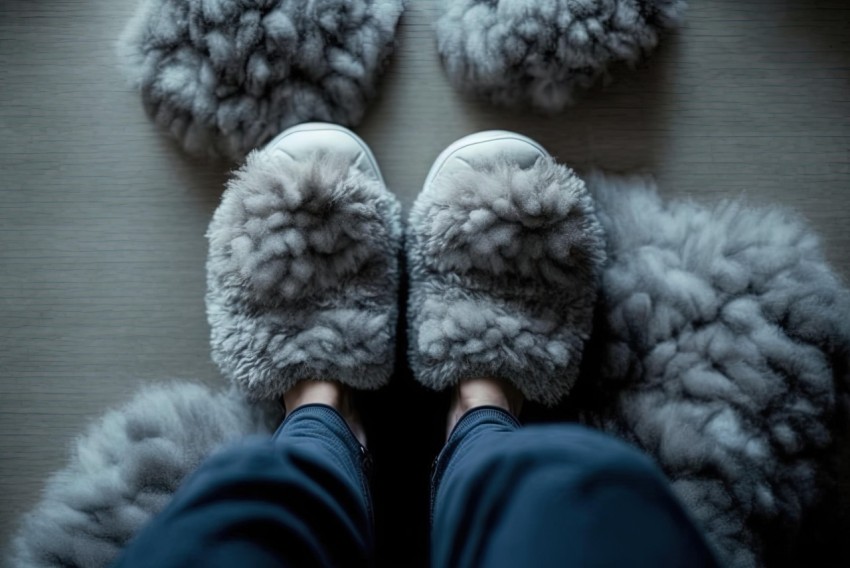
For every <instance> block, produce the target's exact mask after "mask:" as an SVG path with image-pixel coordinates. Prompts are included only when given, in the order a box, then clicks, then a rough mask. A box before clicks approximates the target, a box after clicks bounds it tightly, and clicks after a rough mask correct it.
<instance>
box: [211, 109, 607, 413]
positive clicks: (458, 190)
mask: <svg viewBox="0 0 850 568" xmlns="http://www.w3.org/2000/svg"><path fill="white" fill-rule="evenodd" d="M208 237H209V240H210V254H209V259H208V264H207V269H208V293H207V310H208V316H209V321H210V325H211V328H212V352H213V359H214V360H215V361H216V363H217V364H218V365H219V367H220V368H221V369H222V371H223V373H224V374H225V376H227V377H228V378H229V379H230V380H231V381H232V382H233V383H235V384H236V385H237V386H238V387H239V388H240V390H242V391H243V392H244V393H245V394H246V395H247V397H248V398H249V399H251V400H267V399H271V400H275V399H279V398H280V397H281V395H282V394H283V393H284V392H286V390H288V389H289V388H290V387H291V386H292V385H294V383H295V382H297V381H298V380H302V379H308V378H314V379H315V378H319V379H334V380H339V381H340V382H343V383H345V384H348V385H350V386H353V387H355V388H359V389H375V388H379V387H381V386H383V385H384V384H386V383H387V382H388V381H389V379H390V377H391V376H392V374H393V362H394V359H395V335H396V324H397V318H398V305H399V302H400V301H402V299H401V298H400V297H399V281H400V274H399V253H400V252H401V250H402V248H403V244H402V241H403V231H402V224H401V206H400V205H399V203H398V201H397V200H396V198H395V196H394V195H393V194H392V193H390V192H389V191H388V190H387V188H386V186H385V185H384V182H383V178H382V177H381V173H380V170H379V168H378V166H377V164H376V163H375V159H374V156H373V155H372V153H371V152H370V151H369V149H368V147H367V146H366V145H365V143H363V142H362V140H360V139H359V138H358V137H357V136H356V135H354V134H353V133H351V132H350V131H348V130H346V129H344V128H342V127H339V126H335V125H330V124H318V123H313V124H304V125H300V126H297V127H293V128H291V129H289V130H287V131H285V132H284V133H282V134H281V135H279V136H278V137H277V138H275V139H274V140H273V141H272V142H271V143H270V144H269V145H268V146H267V147H266V148H264V149H263V150H261V151H258V152H255V153H252V154H251V155H250V156H249V157H248V161H247V163H246V164H245V166H244V167H243V168H242V169H241V170H239V171H238V172H237V173H236V175H235V177H234V178H233V180H231V182H230V184H229V185H228V188H227V191H226V192H225V194H224V196H223V198H222V203H221V205H220V206H219V208H218V210H217V211H216V213H215V215H214V217H213V220H212V222H211V224H210V229H209V233H208ZM404 248H406V251H407V257H408V266H409V274H410V297H409V308H408V316H409V320H410V321H409V332H410V363H411V367H412V369H413V371H414V374H415V376H416V378H417V379H418V380H419V381H420V382H422V383H423V384H425V385H426V386H429V387H432V388H434V389H437V390H442V389H443V388H446V387H448V386H450V385H452V384H454V383H456V382H458V381H459V380H461V379H463V378H470V377H479V376H493V377H500V378H503V379H505V380H508V381H510V382H512V383H514V384H515V386H516V387H517V388H518V389H519V390H520V391H521V392H522V393H523V394H524V395H525V397H526V398H527V399H529V400H534V401H538V402H542V403H546V404H554V403H556V402H558V400H559V399H560V398H561V397H562V396H564V395H565V394H567V393H568V392H569V390H570V388H571V387H572V384H573V382H574V381H575V379H576V377H577V375H578V370H579V361H580V360H581V353H582V348H583V345H584V342H585V341H586V340H587V338H588V337H589V335H590V325H591V319H592V314H593V308H594V304H595V301H596V292H597V287H598V280H599V274H600V272H601V269H602V264H603V261H604V258H605V253H604V244H603V239H602V230H601V228H600V225H599V222H598V221H597V220H596V217H595V213H594V210H593V205H592V202H591V199H590V197H589V196H588V194H587V190H586V189H585V186H584V183H583V182H582V181H581V180H580V179H579V178H578V177H577V176H576V175H575V174H574V173H573V172H572V170H570V169H568V168H566V167H564V166H561V165H558V164H556V163H555V161H554V160H553V159H552V158H551V157H550V156H549V155H548V154H547V153H546V151H545V150H543V149H542V148H541V147H540V146H539V145H537V144H536V143H535V142H533V141H531V140H530V139H527V138H525V137H523V136H520V135H517V134H513V133H509V132H501V131H493V132H484V133H479V134H475V135H472V136H468V137H466V138H464V139H461V140H459V141H458V142H456V143H455V144H453V145H452V146H450V147H449V148H447V149H446V151H445V152H443V154H442V155H441V156H440V157H439V158H438V159H437V161H436V163H435V165H434V167H433V168H432V170H431V173H430V174H429V176H428V178H427V180H426V181H425V186H424V189H423V191H422V193H421V194H420V195H419V198H418V199H417V201H416V203H415V205H414V206H413V209H412V211H411V214H410V220H409V223H408V231H407V239H406V243H405V246H404Z"/></svg>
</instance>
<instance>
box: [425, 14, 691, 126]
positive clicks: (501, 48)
mask: <svg viewBox="0 0 850 568" xmlns="http://www.w3.org/2000/svg"><path fill="white" fill-rule="evenodd" d="M443 4H444V12H443V15H442V16H441V17H440V19H439V21H438V23H437V45H438V49H439V51H440V55H441V56H442V60H443V66H444V67H445V69H446V72H447V73H448V76H449V79H450V80H451V82H452V83H453V84H454V85H455V87H457V88H459V89H461V90H464V91H468V92H471V93H474V94H476V95H479V96H481V97H483V98H486V99H488V100H490V101H491V102H494V103H497V104H501V105H507V106H518V105H530V106H532V107H535V108H537V109H539V110H542V111H546V112H555V111H559V110H561V109H563V108H564V107H565V106H567V105H568V104H571V103H572V102H573V101H574V99H575V96H576V93H577V91H579V90H582V89H586V88H588V87H590V86H591V85H592V84H593V83H595V82H596V81H597V80H598V79H600V77H604V76H607V73H608V70H609V68H610V67H611V66H612V65H614V64H617V63H625V64H628V65H634V64H636V63H637V62H638V61H639V60H640V59H641V58H642V57H643V56H645V55H647V54H648V53H649V52H651V51H652V50H653V49H654V48H655V46H656V44H657V43H658V40H659V35H660V34H661V33H662V32H663V31H664V30H666V29H670V28H673V27H675V25H676V24H677V23H678V22H679V20H680V19H681V17H682V14H683V12H684V10H685V6H686V2H685V1H684V0H511V1H506V0H443Z"/></svg>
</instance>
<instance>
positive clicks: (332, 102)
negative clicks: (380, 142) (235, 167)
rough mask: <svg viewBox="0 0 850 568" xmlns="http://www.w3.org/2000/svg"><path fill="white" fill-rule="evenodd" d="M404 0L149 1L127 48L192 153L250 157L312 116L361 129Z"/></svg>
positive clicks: (124, 53)
mask: <svg viewBox="0 0 850 568" xmlns="http://www.w3.org/2000/svg"><path fill="white" fill-rule="evenodd" d="M403 4H404V0H140V3H139V6H138V9H137V11H136V13H135V15H134V16H133V18H132V19H131V20H130V22H129V23H128V25H127V27H126V29H125V30H124V32H123V34H122V36H121V38H120V40H119V45H118V53H119V56H120V59H121V61H122V66H123V68H124V71H125V73H126V75H127V76H128V78H129V79H130V81H131V83H132V85H133V86H134V88H137V89H138V90H139V91H140V92H141V95H142V102H143V104H144V107H145V110H146V111H147V114H148V116H149V117H150V118H151V120H153V121H154V122H155V123H156V124H157V126H159V127H160V128H162V129H163V130H165V131H166V132H168V133H169V134H171V136H173V137H174V138H176V139H177V141H178V142H179V143H180V145H181V146H182V147H183V148H184V149H186V150H187V151H189V152H190V153H192V154H196V155H210V156H224V157H227V158H231V159H233V160H234V161H238V160H241V159H242V158H243V157H244V156H245V155H246V154H247V153H248V152H249V151H251V150H252V149H254V148H259V147H260V146H262V145H263V144H264V143H265V142H267V141H268V140H270V139H271V138H273V137H274V136H275V135H276V134H278V133H279V132H282V131H283V130H285V129H286V128H288V127H290V126H292V125H295V124H298V123H301V122H306V121H309V120H320V121H325V122H333V123H337V124H342V125H347V126H354V125H356V124H358V123H359V122H360V120H361V119H362V117H363V115H364V112H365V110H366V107H367V105H368V103H369V101H370V100H371V99H372V98H373V96H374V95H375V90H376V84H377V81H378V78H379V76H380V73H381V71H382V69H383V67H384V64H385V62H386V60H387V58H388V57H389V55H390V54H391V53H392V51H393V48H394V42H395V30H396V25H397V23H398V20H399V17H400V16H401V13H402V10H403V7H404V6H403Z"/></svg>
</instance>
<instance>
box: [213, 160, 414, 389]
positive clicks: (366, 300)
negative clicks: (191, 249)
mask: <svg viewBox="0 0 850 568" xmlns="http://www.w3.org/2000/svg"><path fill="white" fill-rule="evenodd" d="M400 211H401V206H400V205H399V203H398V201H397V200H396V198H395V197H394V196H393V195H392V194H391V193H390V192H389V191H387V189H386V188H385V187H384V186H383V184H382V183H380V182H378V181H374V180H372V179H370V178H368V177H367V176H366V175H365V174H363V173H362V172H360V171H358V170H357V169H356V168H354V167H351V165H350V164H348V163H347V162H344V161H341V160H340V159H338V158H336V157H335V156H332V155H319V154H317V155H315V156H314V157H313V158H312V159H309V160H306V161H299V162H295V161H292V160H288V159H286V158H285V157H283V156H281V155H280V154H279V153H276V151H275V150H273V149H271V150H263V151H261V152H255V153H253V154H251V155H250V156H249V157H248V161H247V163H246V165H245V166H244V167H243V168H242V169H240V170H239V171H238V172H237V173H236V175H235V177H234V179H232V180H231V181H230V182H229V184H228V188H227V191H226V192H225V194H224V197H223V198H222V202H221V205H220V206H219V208H218V210H217V211H216V213H215V215H214V217H213V220H212V222H211V224H210V228H209V231H208V233H207V236H208V238H209V242H210V251H209V259H208V261H207V290H208V292H207V315H208V319H209V323H210V326H211V328H212V335H211V338H212V339H211V341H212V354H213V359H214V361H215V362H216V363H217V364H218V365H219V367H220V368H221V370H222V372H223V373H224V374H225V376H227V377H228V378H230V380H231V381H233V382H234V383H235V384H236V385H237V386H239V388H240V389H242V390H243V391H244V392H245V393H246V394H247V395H248V397H249V398H251V399H255V400H256V399H264V398H276V397H279V396H280V395H281V394H282V393H283V392H285V391H286V390H287V389H288V388H289V387H291V386H292V385H293V384H294V383H295V382H296V381H298V380H300V379H304V378H331V377H332V378H335V379H337V380H340V381H342V382H344V383H346V384H349V385H351V386H354V387H356V388H365V389H372V388H378V387H380V386H382V385H384V384H385V383H386V382H387V381H388V380H389V378H390V375H391V374H392V370H393V363H394V356H395V331H396V325H397V322H396V319H397V317H398V315H397V314H398V281H399V275H398V255H399V252H400V250H401V239H402V230H401V221H400Z"/></svg>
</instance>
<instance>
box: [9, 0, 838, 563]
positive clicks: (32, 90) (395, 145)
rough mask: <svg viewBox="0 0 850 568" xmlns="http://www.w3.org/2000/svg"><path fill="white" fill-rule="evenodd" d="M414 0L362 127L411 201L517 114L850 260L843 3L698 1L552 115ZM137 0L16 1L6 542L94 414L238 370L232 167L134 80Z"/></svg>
mask: <svg viewBox="0 0 850 568" xmlns="http://www.w3.org/2000/svg"><path fill="white" fill-rule="evenodd" d="M410 4H411V8H410V9H409V10H408V13H407V14H406V16H405V17H404V20H403V24H402V30H401V41H400V46H399V52H398V54H397V57H396V58H395V60H394V63H393V64H392V67H391V69H390V71H389V73H388V76H387V78H386V80H385V82H384V88H383V90H382V91H383V97H382V99H381V100H380V101H378V103H377V104H376V105H375V106H374V107H373V109H372V111H371V113H370V115H369V117H368V119H367V121H366V123H365V124H364V126H363V128H361V129H360V133H361V134H362V135H363V136H364V138H365V139H366V140H367V141H368V142H370V143H371V144H372V146H373V148H374V150H375V154H376V155H377V157H378V160H379V162H380V164H381V165H382V168H383V170H384V174H385V177H386V178H387V180H388V182H389V183H390V184H391V186H392V188H393V189H394V190H395V191H397V192H398V194H399V195H400V196H401V197H402V200H403V202H404V203H405V205H406V206H409V205H410V203H411V202H412V201H413V198H414V197H415V195H416V193H417V191H418V189H419V186H420V184H421V182H422V180H423V178H424V176H425V174H426V172H427V170H428V168H429V166H430V164H431V162H432V160H433V159H434V158H435V157H436V155H437V154H438V153H439V151H440V150H441V149H442V148H443V147H444V146H446V145H447V144H448V143H450V142H451V141H453V140H454V139H456V138H458V137H460V136H462V135H464V134H467V133H470V132H473V131H475V130H481V129H490V128H507V129H515V130H520V131H522V132H524V133H526V134H528V135H530V136H532V137H535V138H537V139H538V140H539V141H540V142H542V143H543V144H544V145H545V146H546V147H548V148H549V149H550V150H551V151H552V152H553V153H554V154H556V155H557V156H559V157H560V158H561V159H562V160H563V161H565V162H566V163H568V164H570V165H573V166H575V167H577V168H580V169H585V168H589V167H604V168H608V169H613V170H641V171H647V172H652V173H654V174H656V175H657V176H658V178H659V181H660V183H661V186H662V189H663V192H664V193H665V194H667V195H671V196H672V195H686V196H689V197H693V198H695V199H699V200H715V199H718V198H722V197H733V196H739V195H746V196H747V197H748V198H750V199H751V200H752V201H754V202H757V203H769V202H775V203H781V204H783V205H786V206H789V207H793V208H796V209H798V210H800V211H801V212H802V213H803V214H805V215H806V216H807V217H808V218H809V219H810V220H811V222H812V223H813V224H814V225H815V226H816V227H817V228H818V229H819V230H820V232H821V233H822V234H823V237H824V244H825V247H826V250H827V253H828V256H829V258H830V259H831V260H832V261H833V262H834V264H835V266H836V267H837V269H838V270H839V272H841V273H842V274H843V275H844V276H845V277H850V256H848V255H847V254H846V252H845V251H847V250H850V4H848V3H847V2H846V0H747V1H746V2H741V1H740V0H712V1H710V2H708V1H703V2H700V1H698V0H695V1H694V2H693V7H692V10H691V12H690V15H689V19H688V23H687V25H686V26H685V28H684V29H683V30H682V31H681V32H680V33H679V34H678V35H677V36H676V37H670V38H668V39H667V41H666V43H665V44H664V46H663V47H662V48H661V50H660V51H659V52H658V54H657V55H656V57H654V58H653V59H652V60H651V61H650V62H648V63H647V64H646V65H644V66H642V68H640V69H638V70H637V71H635V72H631V73H626V74H625V75H624V74H622V73H620V74H619V80H618V81H617V82H615V83H614V84H613V85H611V86H609V87H606V88H599V89H597V90H595V91H593V92H592V93H590V94H589V95H588V96H587V97H586V98H585V100H584V101H583V102H582V103H581V104H579V105H578V106H576V107H575V108H573V109H572V110H570V111H568V112H567V113H565V114H563V115H560V116H558V117H555V118H551V117H536V116H529V115H526V114H515V113H505V112H503V111H500V110H493V109H491V108H485V107H482V106H479V105H476V104H475V103H474V102H471V101H467V100H463V99H462V98H460V97H458V96H457V95H456V94H455V93H454V92H453V91H452V90H451V89H450V88H449V86H448V84H447V82H446V80H445V78H444V76H443V75H442V73H441V70H440V66H439V61H438V59H437V57H436V54H435V50H434V47H433V32H432V28H431V25H432V22H433V21H434V19H435V17H436V8H435V4H434V2H432V1H429V0H413V1H411V2H410ZM133 6H134V0H38V1H37V2H33V1H32V0H0V543H3V544H5V542H6V539H7V538H8V536H9V535H10V534H11V531H12V530H13V527H14V523H15V519H16V517H17V515H18V514H19V513H20V512H21V511H23V510H25V509H26V508H28V507H29V506H30V505H32V504H33V502H34V501H35V500H36V499H37V496H38V492H39V490H40V488H41V486H42V483H43V480H44V478H45V476H46V475H47V474H48V472H50V471H52V470H55V469H56V468H58V467H59V466H60V465H61V464H62V463H63V461H64V458H65V455H66V448H67V445H68V443H69V441H70V440H71V439H72V437H73V436H74V435H75V434H77V433H78V432H79V431H80V430H81V428H82V427H83V426H84V425H85V424H86V422H87V421H88V420H89V419H90V418H91V417H93V416H95V415H98V414H100V413H101V412H102V411H103V410H104V409H105V408H107V407H109V406H111V405H114V404H116V403H118V402H120V401H122V400H124V399H126V398H127V397H128V396H129V395H130V393H132V392H133V391H134V390H135V389H136V388H137V386H138V385H139V383H140V382H143V381H152V380H159V379H164V378H172V377H176V378H194V379H197V380H201V381H205V382H207V383H210V384H217V383H219V382H220V378H219V377H218V375H217V373H216V370H215V369H214V368H213V366H212V364H211V363H210V361H209V355H208V347H207V334H208V329H207V326H206V322H205V319H204V305H203V291H204V259H205V258H204V257H205V253H206V243H205V240H204V237H203V234H204V230H205V228H206V224H207V222H208V219H209V216H210V214H211V213H212V211H213V209H214V208H215V206H216V203H217V201H218V199H219V196H220V194H221V189H222V184H223V181H224V179H225V177H226V170H227V168H226V167H225V166H222V165H216V164H209V163H202V162H194V161H189V160H186V159H184V158H183V157H182V156H181V155H180V154H179V153H178V152H177V150H176V148H175V147H174V146H172V144H171V143H169V142H167V141H164V140H163V138H161V137H160V136H159V135H158V134H157V133H156V132H155V131H154V129H153V128H152V127H151V126H150V125H149V123H148V122H147V120H146V119H145V117H144V114H143V112H142V109H141V105H140V102H139V99H138V97H137V96H136V95H134V94H133V93H131V92H129V91H128V89H127V88H126V87H125V84H124V83H123V81H122V79H121V77H120V74H119V72H118V70H117V69H116V60H115V57H114V54H113V44H114V39H115V37H116V36H117V34H118V32H119V30H120V28H121V26H122V24H123V22H124V21H125V20H126V18H127V17H128V16H129V14H130V13H131V11H132V9H133ZM419 412H420V413H422V414H423V415H425V414H427V412H428V410H427V409H419ZM398 416H399V417H401V416H404V414H401V413H400V414H398ZM430 457H431V456H425V457H424V459H423V463H427V462H429V461H430ZM423 523H424V521H423ZM422 527H424V524H423V525H411V526H410V527H409V528H410V531H411V532H413V531H414V529H416V530H420V529H421V528H422ZM3 544H0V546H3Z"/></svg>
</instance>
